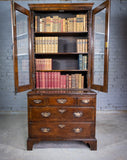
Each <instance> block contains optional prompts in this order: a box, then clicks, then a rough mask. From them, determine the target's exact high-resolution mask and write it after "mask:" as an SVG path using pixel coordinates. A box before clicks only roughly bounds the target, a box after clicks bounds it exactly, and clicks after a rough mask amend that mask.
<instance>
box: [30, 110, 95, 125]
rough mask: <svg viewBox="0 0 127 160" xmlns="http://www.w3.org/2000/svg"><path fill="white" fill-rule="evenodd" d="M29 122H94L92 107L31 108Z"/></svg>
mask: <svg viewBox="0 0 127 160" xmlns="http://www.w3.org/2000/svg"><path fill="white" fill-rule="evenodd" d="M29 113H30V116H29V117H30V121H73V122H78V121H94V120H95V118H94V113H95V109H94V108H92V107H89V108H88V107H77V108H76V107H37V108H36V107H31V108H30V112H29Z"/></svg>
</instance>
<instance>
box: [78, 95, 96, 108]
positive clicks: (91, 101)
mask: <svg viewBox="0 0 127 160" xmlns="http://www.w3.org/2000/svg"><path fill="white" fill-rule="evenodd" d="M78 106H96V98H93V97H79V98H78Z"/></svg>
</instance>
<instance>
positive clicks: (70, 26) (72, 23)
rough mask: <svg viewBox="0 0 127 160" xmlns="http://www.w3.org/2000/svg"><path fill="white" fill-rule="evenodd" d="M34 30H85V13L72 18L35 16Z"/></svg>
mask: <svg viewBox="0 0 127 160" xmlns="http://www.w3.org/2000/svg"><path fill="white" fill-rule="evenodd" d="M35 32H87V14H78V15H76V17H73V18H61V17H59V16H53V17H50V16H47V17H45V18H41V17H40V16H35Z"/></svg>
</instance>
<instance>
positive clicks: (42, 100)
mask: <svg viewBox="0 0 127 160" xmlns="http://www.w3.org/2000/svg"><path fill="white" fill-rule="evenodd" d="M28 105H29V106H44V105H46V97H43V96H29V97H28Z"/></svg>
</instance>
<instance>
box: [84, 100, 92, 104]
mask: <svg viewBox="0 0 127 160" xmlns="http://www.w3.org/2000/svg"><path fill="white" fill-rule="evenodd" d="M89 102H90V100H89V99H84V100H82V103H85V104H87V103H89Z"/></svg>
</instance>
